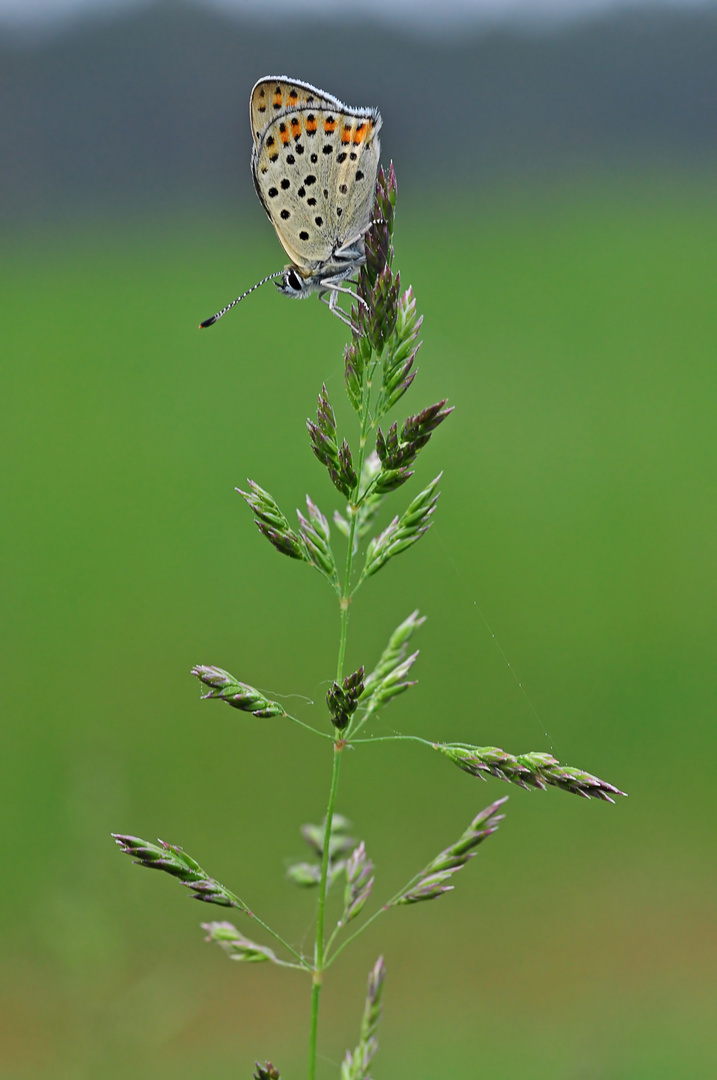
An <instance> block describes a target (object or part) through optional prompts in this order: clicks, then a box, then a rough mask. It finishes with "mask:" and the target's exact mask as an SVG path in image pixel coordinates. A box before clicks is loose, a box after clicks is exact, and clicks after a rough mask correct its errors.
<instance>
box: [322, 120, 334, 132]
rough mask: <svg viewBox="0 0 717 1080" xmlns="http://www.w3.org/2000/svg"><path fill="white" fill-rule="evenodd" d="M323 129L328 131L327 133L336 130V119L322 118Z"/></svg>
mask: <svg viewBox="0 0 717 1080" xmlns="http://www.w3.org/2000/svg"><path fill="white" fill-rule="evenodd" d="M324 131H327V132H329V134H330V133H331V132H332V131H336V121H335V120H334V119H333V118H331V117H330V118H329V119H328V120H324Z"/></svg>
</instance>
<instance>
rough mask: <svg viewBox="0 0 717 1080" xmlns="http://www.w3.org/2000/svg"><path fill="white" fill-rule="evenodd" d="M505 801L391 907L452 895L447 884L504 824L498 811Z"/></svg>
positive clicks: (478, 821) (431, 864) (484, 815)
mask: <svg viewBox="0 0 717 1080" xmlns="http://www.w3.org/2000/svg"><path fill="white" fill-rule="evenodd" d="M506 801H507V796H505V797H504V798H502V799H498V800H497V801H496V802H494V803H491V805H490V806H486V808H485V810H481V812H480V814H478V815H477V816H476V817H475V818H473V821H472V822H471V823H470V825H469V826H468V828H467V829H466V830H465V832H464V833H463V834H462V835H461V836H460V837H459V838H458V840H456V842H455V843H454V844H451V846H450V847H447V848H445V849H444V850H443V851H442V852H441V853H440V855H437V856H436V858H435V859H433V860H432V861H431V862H429V864H428V866H426V867H424V869H423V870H421V872H420V873H419V874H417V875H416V877H415V878H414V879H413V881H412V882H411V883H410V884H409V885H408V886H407V887H406V889H405V890H404V891H402V892H401V893H399V895H398V896H396V897H394V899H393V900H391V901H390V903H389V904H388V906H389V907H393V906H395V905H401V904H417V903H419V902H420V901H421V900H434V899H435V898H436V897H437V896H442V895H443V893H446V892H450V891H451V890H452V889H453V888H454V887H455V886H453V885H450V884H448V882H449V881H450V879H451V878H452V876H453V874H455V873H457V871H458V870H461V869H462V868H463V867H464V866H465V865H466V863H467V862H468V860H469V859H472V858H473V856H474V855H475V849H476V848H477V847H478V845H479V844H482V843H483V841H484V840H486V839H487V838H488V837H489V836H492V834H493V833H494V832H495V831H496V829H497V828H498V825H499V823H500V822H501V821H502V820H503V817H504V815H503V814H500V813H498V811H499V810H500V808H501V807H502V805H503V804H504V803H505V802H506Z"/></svg>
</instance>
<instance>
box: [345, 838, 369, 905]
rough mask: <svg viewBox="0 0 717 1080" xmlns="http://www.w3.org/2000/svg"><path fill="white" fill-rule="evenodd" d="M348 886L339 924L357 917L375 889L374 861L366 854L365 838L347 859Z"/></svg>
mask: <svg viewBox="0 0 717 1080" xmlns="http://www.w3.org/2000/svg"><path fill="white" fill-rule="evenodd" d="M345 872H346V888H345V889H344V910H343V914H342V916H341V919H340V920H339V926H345V925H346V923H348V922H350V921H351V920H352V919H355V918H356V916H357V915H358V914H359V913H360V912H361V910H362V909H363V906H364V904H365V903H366V901H367V900H368V898H369V896H370V895H371V890H372V889H373V883H374V877H373V863H372V862H371V860H370V859H369V858H368V856H367V855H366V845H365V844H364V842H363V840H362V841H361V843H360V844H359V846H358V847H357V848H355V849H354V851H352V853H351V855H350V856H349V857H348V859H347V860H346V870H345Z"/></svg>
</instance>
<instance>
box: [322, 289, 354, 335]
mask: <svg viewBox="0 0 717 1080" xmlns="http://www.w3.org/2000/svg"><path fill="white" fill-rule="evenodd" d="M328 291H329V290H326V291H325V292H320V293H319V300H320V301H321V303H322V304H326V305H327V307H328V309H329V311H330V312H331V313H332V315H335V316H336V318H337V319H341V322H342V323H344V325H345V326H348V327H349V328H350V329H351V331H352V333H354V334H357V333H358V327H356V326H354V324H353V323H352V322H351V319H350V318H349V317H348V315H347V314H346V312H345V311H342V310H341V308H340V307H339V306H338V299H339V298H338V294H337V293H336V292H334V291H333V290H331V292H330V295H329V298H328V300H327V299H326V294H327V292H328Z"/></svg>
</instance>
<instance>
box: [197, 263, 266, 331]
mask: <svg viewBox="0 0 717 1080" xmlns="http://www.w3.org/2000/svg"><path fill="white" fill-rule="evenodd" d="M283 273H284V271H283V270H277V272H276V273H275V274H269V276H268V277H265V278H262V280H261V281H257V283H256V285H252V287H251V288H250V289H247V291H246V292H244V293H242V294H241V296H237V298H236V300H232V302H231V304H227V306H226V307H223V308H222V310H221V311H218V312H217V313H216V315H212V317H211V319H205V320H204V322H202V323H200V324H199V329H200V330H203V329H204V328H205V326H212V325H213V324H214V323H215V322H216V321H217V319H221V317H222V315H226V313H227V312H228V311H229V310H230V309H231V308H233V307H234V305H235V304H238V303H239V301H240V300H243V299H244V297H245V296H248V295H249V293H253V292H254V290H255V289H258V288H259V286H260V285H266V283H267V281H272V280H273V278H278V277H281V275H282V274H283Z"/></svg>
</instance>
